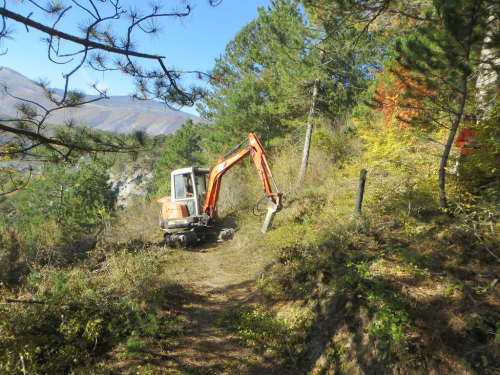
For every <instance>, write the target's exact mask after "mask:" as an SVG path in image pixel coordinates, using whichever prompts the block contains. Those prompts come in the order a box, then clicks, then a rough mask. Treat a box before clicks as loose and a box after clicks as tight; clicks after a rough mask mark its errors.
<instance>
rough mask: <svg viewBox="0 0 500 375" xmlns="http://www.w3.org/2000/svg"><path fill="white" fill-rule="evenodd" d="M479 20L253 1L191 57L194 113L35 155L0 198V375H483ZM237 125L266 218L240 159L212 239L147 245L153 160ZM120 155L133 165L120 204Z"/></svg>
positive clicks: (493, 5) (193, 157)
mask: <svg viewBox="0 0 500 375" xmlns="http://www.w3.org/2000/svg"><path fill="white" fill-rule="evenodd" d="M499 14H500V4H499V3H498V2H496V1H479V0H435V1H432V2H431V1H419V2H412V1H397V2H396V1H382V2H380V1H372V0H366V1H362V2H359V1H329V0H328V1H327V0H307V1H295V0H272V1H271V5H270V6H269V7H266V8H264V7H262V8H260V9H259V16H258V17H257V18H256V19H255V20H253V21H252V22H251V23H249V24H248V25H246V26H245V27H243V28H242V29H241V30H240V31H239V32H238V33H237V34H236V35H235V36H234V38H233V39H232V40H231V42H230V43H229V44H228V45H227V47H226V49H225V52H224V53H223V54H221V56H220V58H218V59H217V60H216V61H215V62H214V67H213V69H212V71H211V72H209V76H210V85H211V86H210V89H209V90H208V92H206V93H204V95H202V96H203V98H202V99H201V101H199V102H198V103H199V104H198V109H199V111H200V113H201V114H202V117H203V118H204V120H205V122H204V123H197V124H194V123H193V122H191V121H188V122H186V123H185V124H184V125H183V126H182V127H181V128H180V129H179V130H178V131H176V132H175V133H174V134H169V135H167V136H166V137H164V138H160V137H158V138H155V139H154V140H153V139H149V138H148V137H146V136H144V139H142V141H144V142H143V143H142V144H143V145H144V144H150V145H151V146H150V147H151V148H150V149H148V151H147V152H146V153H139V152H136V150H135V149H134V152H133V155H132V156H130V155H122V154H115V153H112V154H109V153H108V152H106V153H105V155H102V152H93V153H91V156H92V157H91V158H89V157H82V158H77V160H76V161H75V160H74V159H73V161H72V162H71V161H70V160H64V161H63V162H59V163H57V164H52V163H45V164H44V167H43V173H42V175H41V176H37V178H32V179H31V180H30V182H29V184H27V186H25V187H23V188H22V189H18V190H16V192H15V193H14V194H8V195H4V196H2V199H3V200H2V202H1V204H2V215H1V220H0V241H1V250H0V297H1V301H0V373H5V374H35V373H38V374H69V373H71V374H193V375H194V374H304V375H305V374H311V375H312V374H419V375H420V374H422V375H424V374H435V375H438V374H484V375H487V374H488V375H490V374H500V354H499V353H500V285H499V280H500V236H499V232H500V224H499V215H500V206H499V204H500V178H499V174H498V170H499V167H500V100H499V99H500V98H499V93H500V79H499V74H500V53H499V48H500V25H499V19H498V15H499ZM250 132H253V133H256V134H257V135H258V136H259V138H260V139H261V141H262V142H263V144H264V147H265V149H266V153H267V156H268V158H269V162H270V165H271V168H272V170H273V172H274V174H275V176H274V177H275V180H276V183H277V185H278V187H279V188H280V190H281V191H282V192H283V202H284V207H283V209H282V210H281V211H279V212H278V213H277V215H276V217H275V220H274V222H273V225H272V228H271V230H270V231H269V232H268V233H266V234H262V233H260V232H259V229H260V226H261V220H262V217H258V216H254V215H252V212H255V210H254V204H255V202H256V201H257V200H258V199H259V197H260V196H261V194H262V185H261V182H260V180H259V178H258V175H257V172H256V170H255V167H254V165H253V164H251V161H250V160H249V162H248V163H247V162H244V163H241V164H240V165H238V166H236V167H235V168H233V169H231V171H229V172H228V173H227V174H225V175H224V178H223V182H222V191H221V196H220V199H219V203H218V209H219V215H220V216H221V218H222V221H223V222H224V223H226V224H228V223H229V224H230V225H231V226H233V227H236V233H235V236H234V238H233V239H232V240H230V241H228V242H226V243H222V244H199V245H197V246H194V247H191V248H179V247H175V246H172V245H169V244H168V243H165V242H164V241H162V232H161V231H160V229H159V227H158V223H157V217H158V208H159V206H158V204H157V203H156V202H155V201H156V199H158V198H160V197H163V196H166V195H170V172H171V171H172V170H173V169H177V168H183V167H190V166H196V165H198V166H210V165H213V164H214V163H215V162H216V160H217V159H218V158H219V157H220V156H221V155H224V154H225V153H226V152H228V151H229V150H231V149H232V148H233V147H234V146H236V145H237V144H239V143H240V142H241V141H242V140H244V139H245V138H246V137H247V136H248V133H250ZM7 146H8V145H5V146H4V147H7ZM112 151H116V150H112ZM49 159H50V158H49ZM66 159H67V158H66ZM124 170H133V171H134V173H142V172H143V171H152V172H153V176H154V177H153V179H152V182H151V183H150V185H149V186H148V189H147V192H146V194H145V195H143V196H137V197H135V198H134V200H133V202H132V203H131V204H128V205H127V207H126V208H125V209H122V208H120V207H117V204H116V191H112V190H111V185H110V181H109V175H110V174H114V175H118V174H120V173H122V172H123V171H124ZM9 176H12V174H4V175H3V177H4V180H3V183H4V186H8V185H12V183H13V182H16V181H17V180H15V179H12V180H11V179H9V178H8V177H9ZM360 176H364V186H365V190H364V195H363V196H362V200H361V196H360V195H359V193H360V192H359V187H360V185H362V183H361V180H360ZM25 180H26V179H25ZM356 203H359V205H356Z"/></svg>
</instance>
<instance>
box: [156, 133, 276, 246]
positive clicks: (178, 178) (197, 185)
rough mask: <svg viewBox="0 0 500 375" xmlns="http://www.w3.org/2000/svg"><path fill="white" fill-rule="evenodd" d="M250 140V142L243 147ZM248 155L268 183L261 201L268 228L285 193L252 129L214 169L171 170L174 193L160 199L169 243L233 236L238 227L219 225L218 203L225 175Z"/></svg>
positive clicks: (265, 226) (183, 243)
mask: <svg viewBox="0 0 500 375" xmlns="http://www.w3.org/2000/svg"><path fill="white" fill-rule="evenodd" d="M246 143H248V145H246V146H245V147H243V145H245V144H246ZM242 147H243V148H242ZM247 156H250V157H252V159H253V161H254V163H255V166H256V168H257V172H258V175H259V178H260V181H261V182H262V184H263V186H264V196H263V198H262V199H261V200H260V201H259V202H261V201H262V200H263V199H267V213H266V217H265V219H264V223H263V226H262V229H261V231H262V232H263V233H266V232H267V230H268V229H269V227H270V226H271V223H272V221H273V219H274V216H275V215H276V212H278V211H280V210H281V208H282V207H283V206H282V204H281V198H282V193H281V192H280V191H279V189H278V187H277V186H276V182H275V181H274V176H273V173H272V172H271V168H270V167H269V163H268V161H267V157H266V153H265V151H264V148H263V147H262V144H261V143H260V141H259V139H258V138H257V136H256V135H255V134H254V133H250V134H249V135H248V138H247V139H245V140H244V141H243V142H241V143H240V144H239V145H237V146H236V147H235V148H233V149H232V150H231V151H229V152H228V153H227V154H226V155H224V156H222V157H220V158H219V160H218V161H217V163H216V164H215V165H214V166H213V167H212V168H211V169H209V168H198V167H190V168H182V169H176V170H174V171H173V172H172V173H171V196H170V197H163V198H161V199H159V200H158V201H157V202H159V203H161V204H162V207H161V211H160V227H161V229H163V230H164V231H165V240H166V241H167V242H168V243H173V244H178V245H184V246H191V245H194V244H196V243H197V242H204V241H213V240H214V239H215V240H216V241H218V242H221V241H224V240H226V239H229V238H231V237H232V236H233V234H234V229H228V228H219V227H218V226H217V225H216V224H217V214H216V206H217V201H218V199H219V192H220V187H221V182H222V176H224V174H225V173H226V172H227V171H228V170H229V169H231V168H232V167H234V166H235V165H236V164H238V163H239V162H240V161H242V160H244V159H245V158H246V157H247ZM271 182H272V185H273V186H271Z"/></svg>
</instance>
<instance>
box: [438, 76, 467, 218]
mask: <svg viewBox="0 0 500 375" xmlns="http://www.w3.org/2000/svg"><path fill="white" fill-rule="evenodd" d="M461 86H462V87H461V90H460V91H461V93H460V95H461V98H460V104H459V107H458V111H457V112H456V116H455V120H454V121H453V124H452V125H451V129H450V134H449V135H448V141H447V142H446V146H445V147H444V152H443V156H442V157H441V164H440V166H439V204H440V206H441V208H442V209H447V208H448V199H447V197H446V164H447V163H448V158H449V156H450V151H451V146H452V145H453V140H454V139H455V135H456V134H457V129H458V126H459V125H460V121H461V119H462V115H463V112H464V108H465V99H466V98H467V75H465V74H464V75H463V76H462V82H461Z"/></svg>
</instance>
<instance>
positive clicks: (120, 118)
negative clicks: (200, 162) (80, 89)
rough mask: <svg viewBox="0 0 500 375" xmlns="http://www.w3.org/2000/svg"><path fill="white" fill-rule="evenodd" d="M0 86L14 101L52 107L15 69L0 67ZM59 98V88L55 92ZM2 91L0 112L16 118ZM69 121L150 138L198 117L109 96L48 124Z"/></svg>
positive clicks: (154, 103) (65, 112)
mask: <svg viewBox="0 0 500 375" xmlns="http://www.w3.org/2000/svg"><path fill="white" fill-rule="evenodd" d="M0 85H3V87H4V88H6V89H7V90H8V92H9V93H10V94H11V95H12V96H15V97H17V98H22V99H27V100H30V101H32V102H35V103H38V104H40V105H41V106H43V107H45V108H53V107H54V104H53V103H51V102H50V101H49V100H48V99H46V98H44V96H43V91H42V89H41V88H40V87H38V86H37V85H36V84H35V82H34V81H33V80H31V79H29V78H27V77H25V76H23V75H22V74H20V73H18V72H16V71H15V70H13V69H11V68H8V67H2V68H0ZM54 91H55V93H56V94H59V95H61V94H62V92H63V91H62V90H61V89H55V90H54ZM12 96H10V95H8V94H7V93H6V91H5V90H3V92H2V95H0V113H2V114H4V115H7V116H11V117H15V116H16V114H17V110H16V109H15V104H16V102H18V99H15V98H13V97H12ZM96 98H98V96H97V95H87V97H86V99H87V100H92V99H96ZM69 119H74V120H76V121H77V122H80V123H86V124H88V125H89V126H90V127H92V128H95V129H99V130H105V131H112V132H115V133H131V132H134V131H137V130H144V131H145V132H146V133H148V134H150V135H159V134H171V133H174V132H175V131H176V130H177V129H179V128H180V127H181V125H182V124H184V123H185V122H186V120H188V119H191V120H192V121H193V122H195V123H197V122H200V121H202V120H201V119H200V118H199V117H197V116H194V115H191V114H188V113H185V112H182V111H175V110H173V109H170V108H168V107H167V106H166V105H165V104H163V103H160V102H157V101H153V100H149V101H141V100H137V99H133V98H132V97H130V96H110V97H109V99H102V100H99V101H97V102H93V103H89V104H85V105H83V106H81V107H79V108H72V109H64V110H59V111H55V112H53V113H52V114H51V116H50V118H49V122H50V123H53V124H62V123H64V122H65V121H68V120H69Z"/></svg>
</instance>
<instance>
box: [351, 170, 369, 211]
mask: <svg viewBox="0 0 500 375" xmlns="http://www.w3.org/2000/svg"><path fill="white" fill-rule="evenodd" d="M365 182H366V169H362V170H361V173H360V175H359V187H358V197H357V198H356V210H355V211H354V213H355V214H356V215H358V214H359V212H360V211H361V205H362V204H363V194H364V193H365Z"/></svg>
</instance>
